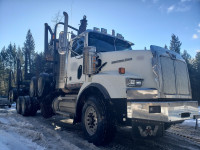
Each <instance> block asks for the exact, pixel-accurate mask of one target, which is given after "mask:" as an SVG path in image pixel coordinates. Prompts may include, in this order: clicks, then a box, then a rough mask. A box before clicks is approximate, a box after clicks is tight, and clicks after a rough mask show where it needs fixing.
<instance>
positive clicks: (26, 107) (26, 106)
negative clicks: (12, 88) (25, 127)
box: [22, 96, 31, 116]
mask: <svg viewBox="0 0 200 150" xmlns="http://www.w3.org/2000/svg"><path fill="white" fill-rule="evenodd" d="M30 111H31V100H30V97H29V96H24V97H23V99H22V115H23V116H28V115H29V114H30Z"/></svg>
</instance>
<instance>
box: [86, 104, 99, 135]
mask: <svg viewBox="0 0 200 150" xmlns="http://www.w3.org/2000/svg"><path fill="white" fill-rule="evenodd" d="M85 127H86V130H87V132H88V133H89V135H94V134H95V132H96V130H97V113H96V111H95V109H94V107H92V106H89V107H87V109H86V111H85Z"/></svg>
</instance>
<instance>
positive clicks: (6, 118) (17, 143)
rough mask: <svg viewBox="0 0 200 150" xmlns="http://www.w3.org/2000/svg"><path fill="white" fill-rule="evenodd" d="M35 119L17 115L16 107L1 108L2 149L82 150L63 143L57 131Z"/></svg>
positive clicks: (0, 147) (0, 143) (0, 135)
mask: <svg viewBox="0 0 200 150" xmlns="http://www.w3.org/2000/svg"><path fill="white" fill-rule="evenodd" d="M33 118H34V117H32V118H30V117H23V116H21V115H19V114H17V113H16V110H15V105H13V106H12V107H11V108H10V109H9V108H7V107H3V108H0V149H2V150H19V149H20V150H27V149H28V150H43V149H58V147H59V148H60V149H68V150H72V149H73V150H79V149H80V148H78V147H77V146H75V145H74V144H71V143H70V142H68V140H66V141H63V140H62V137H61V136H60V135H58V134H57V133H56V131H55V130H52V129H49V127H48V126H43V125H42V124H40V122H38V121H37V120H33ZM30 119H32V120H30ZM58 143H61V144H58Z"/></svg>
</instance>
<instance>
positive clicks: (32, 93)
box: [29, 77, 38, 97]
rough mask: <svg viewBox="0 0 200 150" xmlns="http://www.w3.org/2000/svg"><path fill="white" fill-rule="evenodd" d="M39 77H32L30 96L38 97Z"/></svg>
mask: <svg viewBox="0 0 200 150" xmlns="http://www.w3.org/2000/svg"><path fill="white" fill-rule="evenodd" d="M37 84H38V83H37V78H36V77H32V78H31V82H30V88H29V95H30V97H34V96H35V97H37V90H38V88H37Z"/></svg>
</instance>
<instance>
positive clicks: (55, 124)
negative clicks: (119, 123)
mask: <svg viewBox="0 0 200 150" xmlns="http://www.w3.org/2000/svg"><path fill="white" fill-rule="evenodd" d="M199 111H200V108H199ZM190 125H191V126H193V127H194V126H195V122H194V121H193V120H189V121H185V122H184V123H182V124H181V125H175V126H172V127H171V128H170V129H169V130H168V131H167V133H166V135H165V136H164V137H163V138H159V139H157V140H150V141H142V142H141V143H137V142H133V140H132V138H131V128H127V127H124V128H119V129H118V132H117V135H116V136H115V138H114V141H113V142H112V143H110V144H109V145H107V146H105V147H96V146H95V145H93V144H91V143H88V142H87V140H85V139H84V136H83V134H82V130H81V126H80V124H79V125H72V123H71V120H70V119H66V118H64V117H62V116H56V117H54V116H53V117H52V118H49V119H44V118H43V117H42V116H41V114H40V112H38V113H37V115H36V116H34V117H31V116H30V117H23V116H22V115H19V114H17V113H16V110H15V105H14V104H13V105H12V107H11V108H8V107H7V106H6V107H2V108H1V107H0V150H19V149H20V150H27V149H28V150H44V149H48V150H54V149H59V150H80V149H81V150H100V149H103V150H116V149H117V150H118V149H123V150H129V149H143V150H147V149H154V150H156V149H200V146H199V144H196V145H195V143H193V142H188V140H187V139H185V138H182V137H180V136H177V135H180V133H181V134H182V135H184V136H187V135H191V136H190V138H191V139H192V140H195V141H198V140H199V139H200V138H199V135H200V127H199V129H198V130H195V129H194V128H193V127H191V126H190ZM199 126H200V125H199ZM183 131H184V133H183ZM186 131H187V132H186ZM171 133H172V134H171ZM174 133H176V134H174Z"/></svg>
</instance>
